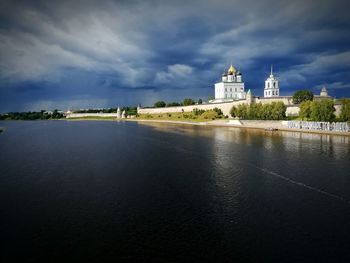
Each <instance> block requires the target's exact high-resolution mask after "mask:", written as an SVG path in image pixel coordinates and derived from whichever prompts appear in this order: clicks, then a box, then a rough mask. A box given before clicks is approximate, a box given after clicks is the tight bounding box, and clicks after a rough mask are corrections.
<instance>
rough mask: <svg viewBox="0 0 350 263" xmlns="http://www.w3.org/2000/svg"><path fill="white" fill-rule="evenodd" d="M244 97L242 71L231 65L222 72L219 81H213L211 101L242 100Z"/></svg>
mask: <svg viewBox="0 0 350 263" xmlns="http://www.w3.org/2000/svg"><path fill="white" fill-rule="evenodd" d="M245 97H246V92H245V91H244V82H243V79H242V73H241V72H239V71H237V70H236V68H235V67H234V66H232V65H231V66H230V68H229V69H228V70H227V72H224V73H223V74H222V77H221V81H220V82H218V83H215V100H214V101H213V102H225V101H233V100H242V99H245Z"/></svg>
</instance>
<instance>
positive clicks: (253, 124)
mask: <svg viewBox="0 0 350 263" xmlns="http://www.w3.org/2000/svg"><path fill="white" fill-rule="evenodd" d="M231 120H232V119H231ZM55 121H73V122H74V121H108V122H110V121H118V122H123V121H125V122H140V123H165V124H167V123H168V124H177V125H193V126H205V127H231V128H240V129H255V130H263V131H266V132H270V133H273V132H276V131H287V132H300V133H313V134H322V135H337V136H350V132H338V131H321V130H306V129H292V128H287V127H286V126H284V125H282V121H269V120H266V121H265V120H239V122H240V123H241V125H237V124H232V123H229V121H230V120H228V119H218V120H212V121H207V122H194V121H175V120H149V119H147V120H146V119H137V118H134V119H116V118H94V117H93V118H90V117H89V118H69V119H57V120H55ZM1 129H2V131H4V129H3V128H0V132H2V131H1Z"/></svg>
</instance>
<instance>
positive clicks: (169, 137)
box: [0, 121, 350, 262]
mask: <svg viewBox="0 0 350 263" xmlns="http://www.w3.org/2000/svg"><path fill="white" fill-rule="evenodd" d="M0 126H2V127H4V128H5V131H4V132H3V133H1V134H0V221H1V224H0V233H1V235H0V236H1V243H2V245H1V250H2V252H1V254H0V259H1V262H19V261H25V262H67V261H76V262H77V261H84V262H105V261H108V262H110V261H113V262H120V261H134V262H135V261H136V262H184V261H185V260H191V261H194V262H203V261H211V262H237V261H238V262H243V261H244V262H350V237H349V235H350V138H349V137H341V136H330V135H317V134H302V133H297V132H296V133H294V132H265V131H258V130H244V129H238V128H229V127H204V126H190V125H173V124H161V123H157V124H151V123H136V122H107V121H106V122H104V121H33V122H31V121H11V122H0Z"/></svg>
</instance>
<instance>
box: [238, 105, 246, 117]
mask: <svg viewBox="0 0 350 263" xmlns="http://www.w3.org/2000/svg"><path fill="white" fill-rule="evenodd" d="M236 115H237V117H239V118H241V119H247V118H248V107H247V105H246V104H239V105H238V106H237V110H236Z"/></svg>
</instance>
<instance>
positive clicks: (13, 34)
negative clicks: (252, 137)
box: [0, 0, 350, 111]
mask: <svg viewBox="0 0 350 263" xmlns="http://www.w3.org/2000/svg"><path fill="white" fill-rule="evenodd" d="M347 10H348V4H347V2H346V1H301V0H300V1H269V0H264V1H250V0H248V1H244V2H242V1H191V3H189V2H188V1H168V2H167V1H74V2H73V3H72V1H35V2H30V1H2V2H1V3H0V22H1V24H0V103H1V104H0V110H1V111H5V110H15V109H19V110H21V109H40V108H45V107H46V108H47V107H51V108H52V107H58V108H68V107H88V106H90V105H91V106H115V105H117V104H120V105H125V104H137V103H139V102H141V103H143V104H151V103H152V102H153V101H154V100H157V99H164V100H169V101H174V100H180V99H183V98H184V97H203V98H207V97H209V96H212V95H213V84H214V81H216V80H217V79H218V78H219V77H220V74H221V73H222V71H223V70H225V69H226V68H227V67H228V65H229V63H231V62H232V63H233V64H234V65H235V66H236V67H237V68H238V69H240V70H241V71H242V72H243V77H244V79H245V81H246V87H247V88H251V89H253V92H254V93H255V94H257V95H261V94H262V89H261V88H262V86H263V82H264V79H265V78H266V76H267V74H268V71H269V67H270V64H274V68H275V71H276V72H277V74H278V76H279V78H280V85H281V88H282V89H281V92H282V93H283V94H290V93H292V92H293V91H294V90H295V89H298V88H310V89H313V90H314V91H315V92H318V89H319V88H320V87H321V86H322V85H326V86H327V87H328V88H329V89H330V92H331V94H332V95H336V96H344V95H347V96H349V95H350V92H349V90H350V77H349V76H350V74H349V73H350V34H349V26H350V20H349V18H348V17H347Z"/></svg>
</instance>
